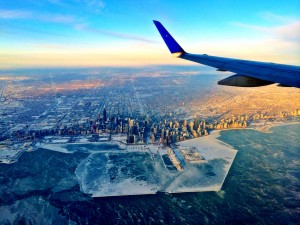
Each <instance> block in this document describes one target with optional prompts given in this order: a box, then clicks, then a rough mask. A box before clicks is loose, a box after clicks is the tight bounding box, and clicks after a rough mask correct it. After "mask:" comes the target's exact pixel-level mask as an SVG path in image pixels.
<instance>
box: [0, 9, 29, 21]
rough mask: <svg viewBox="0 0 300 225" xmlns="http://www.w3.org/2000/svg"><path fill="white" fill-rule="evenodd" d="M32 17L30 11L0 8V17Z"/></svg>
mask: <svg viewBox="0 0 300 225" xmlns="http://www.w3.org/2000/svg"><path fill="white" fill-rule="evenodd" d="M30 17H32V13H31V12H29V11H23V10H1V9H0V19H25V18H30Z"/></svg>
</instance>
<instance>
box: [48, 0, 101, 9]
mask: <svg viewBox="0 0 300 225" xmlns="http://www.w3.org/2000/svg"><path fill="white" fill-rule="evenodd" d="M48 2H49V3H51V4H54V5H57V6H62V7H63V6H70V5H73V4H74V3H75V4H77V5H82V7H83V8H89V9H91V10H93V11H95V12H100V11H101V10H102V9H103V8H104V7H105V3H104V2H103V1H102V0H74V1H69V2H66V1H63V0H48Z"/></svg>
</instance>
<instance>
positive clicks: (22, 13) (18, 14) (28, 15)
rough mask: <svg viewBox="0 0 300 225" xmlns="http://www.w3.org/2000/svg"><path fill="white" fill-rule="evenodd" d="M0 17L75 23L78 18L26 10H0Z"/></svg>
mask: <svg viewBox="0 0 300 225" xmlns="http://www.w3.org/2000/svg"><path fill="white" fill-rule="evenodd" d="M0 19H6V20H11V19H31V20H41V21H44V22H53V23H69V24H70V23H75V22H78V19H77V18H75V17H74V16H72V15H62V14H51V13H39V14H37V13H34V12H31V11H26V10H0Z"/></svg>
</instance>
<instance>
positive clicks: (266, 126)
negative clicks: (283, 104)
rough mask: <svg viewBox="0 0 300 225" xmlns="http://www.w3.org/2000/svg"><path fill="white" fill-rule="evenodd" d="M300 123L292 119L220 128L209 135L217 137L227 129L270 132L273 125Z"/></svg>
mask: <svg viewBox="0 0 300 225" xmlns="http://www.w3.org/2000/svg"><path fill="white" fill-rule="evenodd" d="M297 124H300V121H299V122H298V121H294V122H273V123H272V122H271V123H270V124H264V125H250V126H249V127H241V128H228V129H222V130H212V131H211V132H210V133H209V135H213V136H214V137H216V138H218V137H219V136H220V132H222V131H229V130H256V131H260V132H263V133H272V131H270V129H272V128H273V127H280V126H288V125H297Z"/></svg>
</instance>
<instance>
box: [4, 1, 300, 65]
mask: <svg viewBox="0 0 300 225" xmlns="http://www.w3.org/2000/svg"><path fill="white" fill-rule="evenodd" d="M299 12H300V2H299V1H296V0H285V1H279V0H272V1H271V0H266V1H261V0H260V1H257V0H252V1H243V0H240V1H237V0H228V1H226V0H222V1H221V0H212V1H206V0H197V1H192V0H191V1H179V0H172V1H167V0H165V1H162V0H145V1H134V0H128V1H117V0H109V1H108V0H102V1H101V0H100V1H97V0H73V1H70V0H44V1H36V0H22V1H5V0H0V68H10V67H40V66H41V67H42V66H124V65H128V66H140V65H153V64H174V65H176V64H190V63H189V62H185V61H183V60H178V59H173V58H172V57H171V56H170V55H169V53H168V50H167V49H166V47H165V46H164V43H163V41H162V40H161V38H160V36H159V34H158V32H157V31H156V29H155V27H154V25H153V23H152V20H153V19H156V20H159V21H160V22H162V23H163V24H164V25H165V27H166V28H167V29H168V30H169V31H170V33H171V34H172V35H173V36H174V37H175V39H177V40H178V41H179V43H180V44H181V46H182V47H183V48H184V49H185V50H186V51H188V52H193V53H207V54H211V55H219V56H225V57H233V58H245V59H252V60H261V61H273V62H278V63H289V64H300V59H299V55H300V54H299V53H300V47H299V46H300V16H299Z"/></svg>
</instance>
